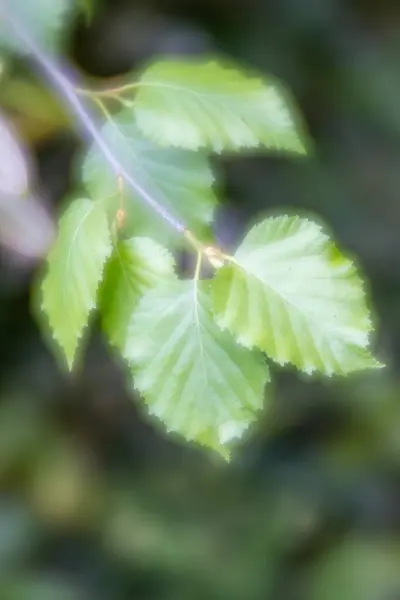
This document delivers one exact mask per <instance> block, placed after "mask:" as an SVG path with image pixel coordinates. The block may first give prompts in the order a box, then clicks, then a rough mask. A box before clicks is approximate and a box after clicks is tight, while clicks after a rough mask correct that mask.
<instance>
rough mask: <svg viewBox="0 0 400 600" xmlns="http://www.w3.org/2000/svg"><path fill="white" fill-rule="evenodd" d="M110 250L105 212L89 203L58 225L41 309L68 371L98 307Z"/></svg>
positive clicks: (73, 210)
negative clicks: (91, 315) (97, 300)
mask: <svg viewBox="0 0 400 600" xmlns="http://www.w3.org/2000/svg"><path fill="white" fill-rule="evenodd" d="M111 249H112V246H111V239H110V233H109V229H108V223H107V218H106V215H105V213H104V212H103V210H102V208H101V206H100V205H99V204H95V203H93V202H91V201H90V200H87V199H81V200H75V201H74V202H72V204H71V205H70V206H69V207H68V209H67V211H66V212H65V214H64V215H63V217H62V218H61V220H60V229H59V234H58V238H57V240H56V242H55V244H54V246H53V248H52V250H51V251H50V254H49V257H48V265H47V273H46V275H45V277H44V280H43V283H42V286H41V292H42V305H41V308H42V310H43V311H44V313H45V315H46V316H47V319H48V323H49V325H50V329H51V331H52V335H53V337H54V339H55V340H56V342H57V343H58V345H59V346H60V348H61V349H62V350H63V352H64V354H65V357H66V360H67V364H68V367H69V368H71V367H72V365H73V362H74V358H75V354H76V349H77V346H78V342H79V339H80V338H81V336H82V333H83V330H84V328H85V326H86V325H87V323H88V319H89V315H90V313H91V311H92V310H93V309H94V308H95V306H96V299H97V288H98V285H99V282H100V280H101V278H102V275H103V268H104V264H105V262H106V260H107V258H108V257H109V255H110V254H111Z"/></svg>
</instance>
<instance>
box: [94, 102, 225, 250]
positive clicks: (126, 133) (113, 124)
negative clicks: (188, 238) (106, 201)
mask: <svg viewBox="0 0 400 600" xmlns="http://www.w3.org/2000/svg"><path fill="white" fill-rule="evenodd" d="M102 135H103V138H104V140H105V141H106V143H107V145H108V147H109V149H110V151H111V152H112V153H113V154H114V156H115V157H116V158H117V159H118V161H119V162H120V163H121V165H122V166H123V168H124V169H125V170H126V171H127V172H128V173H129V174H130V175H131V176H132V177H133V178H134V179H135V180H136V182H137V183H138V184H139V185H140V186H141V187H142V188H143V189H144V190H145V191H146V192H147V193H148V194H149V195H150V196H152V198H154V199H155V200H156V201H157V202H158V203H159V204H161V205H162V206H163V207H164V208H167V209H168V210H169V211H170V212H171V213H172V214H173V215H175V216H176V217H178V218H179V219H180V220H181V221H183V223H184V224H185V225H186V226H187V227H188V228H190V229H191V230H192V231H193V232H194V233H196V234H198V235H201V234H202V233H203V231H204V230H205V228H206V226H208V224H209V223H211V221H212V218H213V212H214V207H215V206H216V204H217V199H216V197H215V195H214V192H213V189H212V185H213V181H214V178H213V174H212V172H211V169H210V167H209V164H208V162H207V159H206V157H205V156H204V155H202V154H194V153H192V152H185V151H182V150H177V149H165V148H160V147H159V146H156V145H155V144H154V143H153V142H151V141H150V140H148V139H146V138H144V137H143V135H142V134H141V133H140V131H139V130H138V128H137V126H136V125H135V124H134V123H132V115H131V113H130V111H122V113H120V114H119V115H118V116H117V117H115V118H114V119H113V120H112V121H109V122H107V123H106V124H105V125H104V127H103V129H102ZM83 179H84V183H85V185H86V187H87V189H88V190H89V191H90V194H91V196H92V197H94V198H98V199H103V198H105V197H107V196H117V195H118V189H117V180H116V177H115V174H114V173H113V172H112V170H111V169H110V167H109V165H108V164H107V163H106V162H105V160H104V157H103V156H102V154H101V153H100V152H99V151H98V149H97V147H95V146H93V148H92V149H91V150H90V152H89V154H88V155H87V157H86V159H85V162H84V166H83ZM124 195H125V196H126V198H127V200H128V201H127V202H124V206H125V208H126V210H127V211H129V210H131V217H132V221H133V223H134V233H135V234H136V235H140V236H143V237H153V238H156V239H157V241H161V240H163V241H164V240H165V239H166V238H167V240H170V239H171V236H173V235H174V233H173V232H172V231H171V227H170V225H168V224H166V223H165V222H164V220H163V219H162V218H161V217H159V216H158V215H157V214H155V213H154V210H153V209H151V208H149V207H148V206H147V205H145V203H144V202H143V200H142V199H140V198H138V197H137V196H136V195H135V194H134V193H133V192H132V190H131V189H130V188H128V186H127V185H125V188H124ZM172 239H173V238H172Z"/></svg>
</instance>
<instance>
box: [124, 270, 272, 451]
mask: <svg viewBox="0 0 400 600" xmlns="http://www.w3.org/2000/svg"><path fill="white" fill-rule="evenodd" d="M208 292H209V283H208V282H195V281H178V282H176V283H169V284H168V285H164V286H161V287H157V288H155V289H153V290H151V291H149V292H148V293H146V294H145V295H144V296H143V298H142V299H141V301H140V303H139V305H138V307H137V309H136V310H135V311H134V313H133V318H132V322H131V324H130V327H129V331H128V342H127V344H126V348H125V358H126V359H127V360H128V361H129V362H130V363H131V364H132V365H133V374H134V383H135V387H137V389H138V390H139V391H140V392H141V393H142V394H143V397H144V400H145V402H146V403H147V405H148V407H149V411H150V413H152V414H154V415H156V416H157V417H158V418H159V419H161V421H163V422H164V424H165V425H166V427H167V429H168V430H171V431H174V432H178V433H179V434H181V435H182V436H184V437H185V438H186V439H188V440H194V441H196V442H198V443H200V444H203V445H206V446H209V447H211V448H213V449H215V450H217V451H219V452H221V453H222V454H226V449H225V448H224V444H225V443H226V442H227V441H229V440H230V439H231V438H232V437H236V436H237V435H240V434H241V433H242V432H243V431H244V430H245V429H246V427H247V426H248V425H249V423H251V422H252V421H253V420H254V418H255V416H256V415H255V413H256V411H258V410H259V409H260V408H261V407H262V404H263V397H264V386H265V383H266V381H267V379H268V370H267V366H266V365H265V363H264V361H263V359H262V357H261V355H260V354H258V353H257V352H250V351H249V350H246V349H245V348H243V347H241V346H239V345H237V344H235V341H234V340H233V338H232V336H231V335H230V334H229V333H227V332H222V331H221V330H220V329H219V328H218V327H217V325H216V324H215V322H214V321H213V318H212V314H211V301H210V298H209V295H208Z"/></svg>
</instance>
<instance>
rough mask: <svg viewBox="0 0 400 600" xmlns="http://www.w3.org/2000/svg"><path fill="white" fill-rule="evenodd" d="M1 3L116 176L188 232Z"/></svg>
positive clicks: (59, 69) (165, 217) (158, 212)
mask: <svg viewBox="0 0 400 600" xmlns="http://www.w3.org/2000/svg"><path fill="white" fill-rule="evenodd" d="M0 4H1V11H2V17H3V18H5V19H6V20H7V22H8V23H9V24H10V26H11V27H12V29H13V30H14V33H15V35H16V37H17V38H18V39H19V40H20V42H21V43H22V44H23V45H24V47H25V48H26V49H27V50H28V51H29V53H30V54H31V55H32V57H33V58H34V59H35V61H36V63H37V64H38V65H39V66H40V68H41V69H42V71H43V72H44V73H45V74H46V76H47V79H48V80H49V83H51V85H52V86H53V87H54V89H55V90H56V91H57V92H58V93H59V94H60V96H61V97H62V98H63V99H64V100H65V101H66V102H67V104H68V106H69V108H70V110H71V113H72V114H73V115H74V116H75V117H77V118H78V120H79V121H80V123H81V126H82V129H83V130H84V131H85V132H86V133H87V134H88V135H89V137H90V138H91V139H92V140H93V141H94V142H95V143H96V144H97V146H98V148H99V150H100V151H101V153H102V154H103V156H104V158H105V159H106V160H107V162H108V164H109V166H110V167H111V169H112V170H113V171H114V173H115V175H116V177H123V179H124V180H125V181H126V183H127V184H128V185H129V186H130V187H131V188H132V189H133V190H134V192H135V193H136V194H138V195H139V196H140V197H141V198H142V200H144V201H145V202H146V203H147V204H148V205H149V206H150V207H151V208H152V209H153V210H154V211H155V212H156V213H157V214H158V215H160V216H161V217H162V218H163V219H164V220H165V221H167V222H168V223H169V224H170V225H171V226H172V227H173V228H174V229H176V231H178V232H179V233H184V232H185V231H186V227H185V225H184V224H183V223H181V222H180V221H179V220H178V219H176V218H175V217H174V216H173V215H171V214H170V213H169V212H168V211H167V210H166V209H165V208H164V207H163V206H161V205H160V204H159V203H158V202H157V201H156V200H155V199H154V198H153V197H152V196H150V195H149V194H148V193H147V192H146V190H145V189H144V188H143V187H142V186H141V185H140V184H139V183H138V182H137V181H135V179H134V178H133V177H132V176H131V175H129V173H127V171H126V170H125V169H124V167H123V166H122V165H121V163H120V162H119V160H118V159H117V158H116V157H115V156H114V154H113V153H112V152H111V150H110V149H109V147H108V145H107V143H106V142H105V140H104V139H103V136H102V135H101V133H100V131H99V129H98V127H97V125H96V124H95V122H94V121H93V119H92V117H91V116H90V114H89V112H88V111H87V109H86V108H85V106H84V105H83V104H82V102H81V100H80V98H79V96H78V94H77V92H76V89H75V84H74V83H73V82H72V80H71V79H70V78H69V77H66V76H65V75H64V74H63V71H62V68H61V67H60V66H59V64H58V62H56V61H55V60H54V59H53V58H50V57H49V56H48V55H46V54H45V52H43V50H42V49H41V48H40V47H39V46H38V45H37V44H36V42H35V41H34V40H32V38H31V37H30V35H29V33H28V32H27V31H26V30H25V28H24V27H23V26H22V25H21V24H20V23H19V22H18V21H16V20H15V19H14V18H13V16H12V14H10V12H8V11H7V9H5V7H4V4H3V2H0Z"/></svg>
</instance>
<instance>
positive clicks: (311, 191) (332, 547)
mask: <svg viewBox="0 0 400 600" xmlns="http://www.w3.org/2000/svg"><path fill="white" fill-rule="evenodd" d="M32 1H33V0H32ZM93 4H94V9H95V10H94V14H95V16H94V18H93V20H92V22H91V24H90V26H87V24H86V21H85V19H84V18H83V17H82V18H81V19H76V20H75V21H74V22H73V23H71V24H69V26H68V28H67V32H66V48H65V55H66V57H68V58H69V59H70V60H72V61H73V62H75V64H76V65H78V66H79V68H80V69H81V70H82V72H83V73H86V74H87V75H88V76H91V77H93V78H103V79H104V81H103V83H105V80H106V79H107V78H111V77H114V76H117V75H119V74H122V73H125V72H127V71H131V70H135V69H136V68H139V67H140V66H141V65H142V64H143V63H144V62H145V61H147V60H148V59H150V58H152V57H154V56H158V55H160V54H162V55H165V54H168V55H175V56H176V55H180V56H184V55H188V54H202V53H208V52H210V51H212V52H214V51H217V52H222V53H226V54H229V55H230V56H232V57H234V58H236V59H238V60H240V61H242V62H244V63H247V64H250V65H251V66H253V67H256V68H258V69H260V70H261V71H263V72H265V73H266V74H268V73H273V74H274V75H275V76H278V77H280V78H282V79H283V80H284V81H285V82H286V84H287V85H288V86H289V87H290V88H291V89H292V90H293V92H294V94H295V96H296V98H297V101H298V103H299V104H300V106H301V109H302V111H303V113H304V115H305V118H306V120H307V123H308V126H309V129H310V132H311V134H312V137H313V139H314V140H315V153H314V155H313V156H312V157H310V158H309V159H308V160H307V161H291V160H290V159H289V158H287V157H277V156H264V157H260V156H258V157H256V156H254V157H251V156H247V157H246V158H242V159H235V160H233V159H232V160H230V159H229V160H224V161H222V160H221V161H219V162H218V164H217V165H216V167H217V168H218V171H219V173H220V177H221V182H220V183H221V189H222V192H223V195H224V198H225V202H224V205H223V207H222V208H221V211H220V214H219V215H218V218H217V224H216V236H217V239H218V240H219V241H220V242H221V243H223V244H225V245H227V246H231V245H233V246H234V245H235V244H236V243H237V242H238V240H239V239H240V236H241V235H242V232H243V231H244V230H245V229H246V227H247V225H248V223H250V222H252V221H253V220H254V218H256V217H257V215H259V214H262V213H266V212H268V211H269V210H271V211H275V210H277V209H279V210H281V211H283V212H284V211H285V210H292V211H293V210H295V211H299V212H302V211H307V212H309V211H311V212H312V213H315V214H316V215H318V216H320V217H322V218H324V219H325V221H326V223H327V225H328V226H329V228H330V229H331V231H333V233H334V235H335V237H336V239H337V240H338V241H339V242H340V244H341V245H342V247H344V248H346V249H347V250H348V251H349V252H351V253H353V254H354V255H355V256H356V257H358V262H359V264H360V266H361V268H362V270H363V271H364V273H365V274H366V276H367V277H368V279H369V281H370V293H371V299H372V302H373V303H374V306H375V309H376V313H377V316H378V320H379V331H378V335H377V338H376V341H375V343H376V348H377V351H378V353H379V355H380V357H381V358H382V359H383V360H385V361H386V362H387V365H388V367H387V368H386V369H385V370H384V371H382V372H379V373H378V374H377V373H372V374H363V375H360V376H357V377H351V378H349V379H347V380H335V381H329V380H327V381H320V382H316V381H314V382H310V381H306V380H304V379H302V378H300V377H299V376H298V375H297V374H296V373H294V372H291V371H289V370H287V371H286V370H278V369H276V368H274V379H275V384H274V388H273V390H271V391H270V392H269V393H268V396H267V398H266V408H265V412H264V414H263V416H262V418H261V419H260V421H259V423H258V424H257V426H256V427H254V428H253V429H252V430H251V432H250V434H249V435H248V436H247V438H246V439H245V440H244V441H243V443H242V444H241V445H240V447H238V449H237V452H236V454H235V458H234V460H233V461H232V463H231V464H229V465H225V464H222V463H220V462H218V460H217V459H215V458H214V457H212V456H210V455H209V454H207V453H203V452H202V451H201V450H199V449H197V448H193V447H188V446H182V445H180V444H179V442H177V441H174V440H171V439H170V438H168V437H167V436H165V435H164V434H163V432H162V431H160V429H159V428H157V427H153V425H152V424H151V423H150V422H149V421H148V419H147V417H146V413H145V411H144V410H143V409H142V407H141V404H140V401H139V400H138V399H136V400H135V399H134V398H133V397H132V393H131V392H130V390H129V389H127V387H126V384H125V382H126V377H125V375H126V374H125V373H124V369H123V367H122V366H121V365H120V364H118V362H117V361H116V359H115V358H113V357H112V356H110V355H109V353H108V350H107V348H106V346H105V345H104V344H103V341H102V339H101V336H100V335H99V334H98V333H96V332H95V333H94V334H93V336H92V339H91V342H90V348H89V350H88V353H87V356H86V359H85V364H84V365H82V369H81V371H80V373H79V374H77V375H75V376H74V377H67V376H65V375H63V374H62V373H60V372H59V371H58V370H57V366H56V364H55V362H54V360H53V358H52V357H51V356H50V354H49V352H48V350H47V349H46V346H45V344H44V342H43V340H41V338H40V336H39V334H38V331H37V328H36V325H35V324H34V323H33V321H32V318H31V316H30V312H29V304H30V297H29V286H30V284H31V281H32V277H33V275H34V267H35V265H32V264H31V263H29V264H28V265H27V264H25V263H21V262H20V261H17V260H15V257H13V255H11V254H10V253H9V252H7V251H5V250H2V251H1V254H0V353H1V356H0V390H1V391H0V600H81V599H82V600H133V599H138V600H150V599H152V600H153V599H154V600H205V599H207V600H214V599H215V600H225V599H226V600H239V599H240V600H241V599H243V600H276V599H279V600H399V599H400V568H399V567H400V377H399V376H400V373H399V369H400V233H399V232H400V5H399V3H398V2H389V0H379V1H378V0H375V2H374V1H373V0H369V1H368V0H348V1H347V2H346V1H345V0H151V1H150V2H149V1H147V2H144V1H143V2H141V1H139V0H138V1H136V0H130V1H129V0H109V1H108V2H106V1H104V2H100V1H98V0H97V2H96V1H95V2H93ZM95 81H97V80H95ZM0 110H2V111H3V113H5V114H7V115H8V118H9V119H11V120H12V122H13V123H14V124H15V125H16V126H17V127H18V128H19V131H20V134H21V136H22V138H23V139H24V141H25V143H26V144H27V146H28V147H29V148H30V149H31V151H32V152H33V153H34V157H35V161H36V165H37V172H38V178H37V179H38V185H39V188H40V192H41V195H42V196H43V197H44V198H45V199H46V202H47V203H48V205H49V206H51V207H52V211H53V214H56V213H57V209H58V207H59V205H60V202H61V200H62V198H63V197H64V195H65V194H66V193H67V192H68V190H69V189H72V187H73V184H74V177H75V159H76V157H77V153H78V151H79V149H80V147H81V146H80V144H81V142H80V141H79V139H78V137H77V135H76V134H75V133H74V131H73V126H71V123H70V122H69V120H68V118H67V117H66V116H65V114H64V111H63V110H62V108H61V107H60V106H59V105H58V103H57V101H56V99H54V98H53V97H52V96H51V95H50V94H49V92H47V91H46V86H45V85H43V82H41V81H40V79H38V78H37V77H36V76H35V75H34V74H33V73H32V71H31V70H30V68H29V65H27V64H22V63H19V62H15V63H14V62H11V63H8V62H7V61H6V63H5V64H4V66H3V73H2V79H1V81H0Z"/></svg>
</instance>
